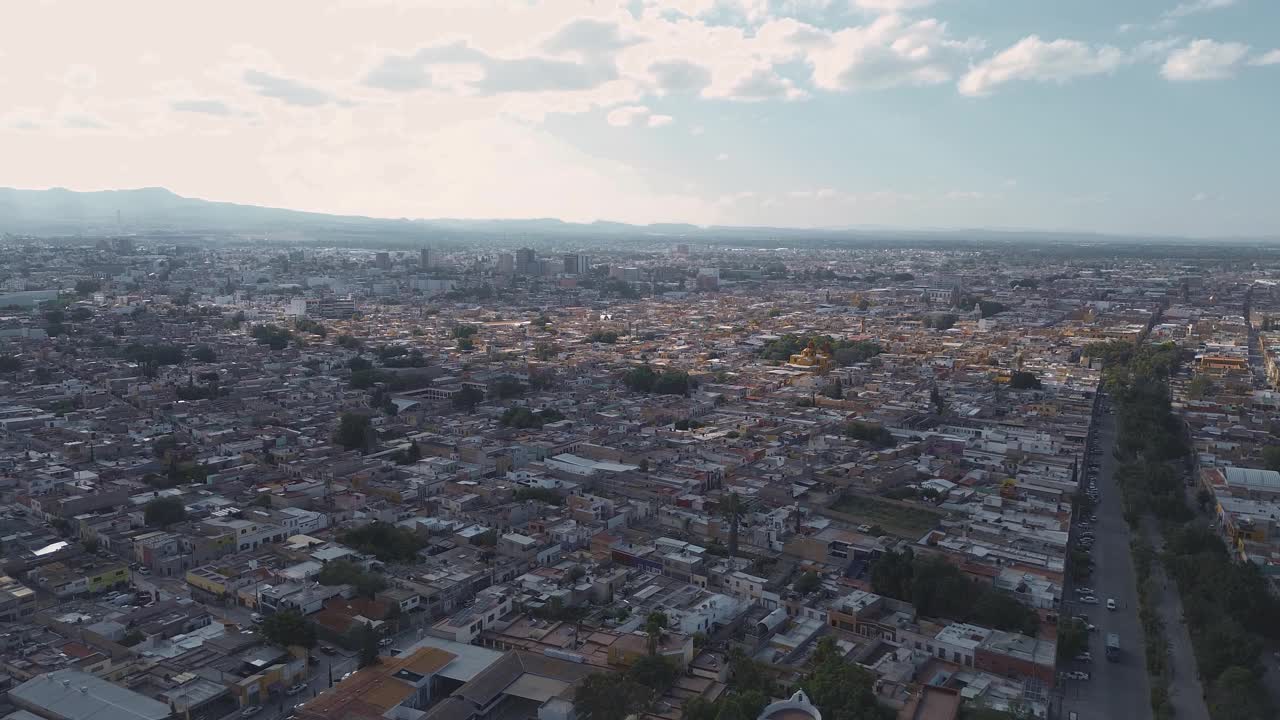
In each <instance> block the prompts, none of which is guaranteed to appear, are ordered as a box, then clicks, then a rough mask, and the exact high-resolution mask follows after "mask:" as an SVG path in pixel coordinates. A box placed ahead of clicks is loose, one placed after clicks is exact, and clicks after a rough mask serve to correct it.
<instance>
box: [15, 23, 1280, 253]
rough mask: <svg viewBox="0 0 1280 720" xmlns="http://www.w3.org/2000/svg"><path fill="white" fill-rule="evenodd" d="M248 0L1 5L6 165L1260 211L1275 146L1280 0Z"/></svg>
mask: <svg viewBox="0 0 1280 720" xmlns="http://www.w3.org/2000/svg"><path fill="white" fill-rule="evenodd" d="M244 8H245V10H246V12H238V11H237V9H236V7H235V3H232V4H231V5H230V6H218V11H217V12H201V11H196V12H192V11H191V10H190V9H184V10H181V11H179V10H177V9H174V8H168V7H163V6H161V7H153V8H148V14H147V15H146V16H139V17H135V18H132V19H130V18H128V14H127V13H123V14H122V13H121V12H120V11H119V9H118V6H116V7H112V8H101V7H97V6H95V5H93V4H88V3H81V2H48V3H42V4H39V5H32V6H29V7H24V8H22V9H21V10H11V11H10V12H9V13H8V15H9V16H10V17H11V18H12V20H13V22H10V23H7V24H8V26H9V27H11V28H24V31H23V32H22V33H21V34H14V35H13V36H12V37H9V38H6V39H5V41H4V42H2V43H0V57H3V58H4V59H5V60H6V61H7V62H6V64H7V66H8V69H6V70H3V71H0V89H2V90H3V91H4V92H5V93H6V95H7V97H8V98H9V100H10V102H8V103H7V105H8V109H7V110H6V111H4V112H3V113H0V152H3V153H4V155H5V156H6V157H7V158H8V159H9V160H10V162H9V163H7V164H6V167H5V170H4V172H0V185H6V186H14V187H21V188H47V187H68V188H72V189H76V190H99V189H112V188H131V187H145V186H163V187H166V188H169V189H170V190H172V191H173V192H175V193H178V194H180V195H184V196H189V197H200V198H206V199H210V200H219V201H229V202H238V203H245V204H254V205H263V206H273V207H283V208H290V209H299V210H309V211H317V212H325V213H333V214H359V215H369V216H375V217H411V218H441V217H465V218H534V217H557V218H561V219H564V220H566V221H575V222H582V221H587V222H589V221H592V220H597V219H601V220H614V221H621V222H631V223H639V224H645V223H654V222H688V223H694V224H699V225H712V224H716V225H769V226H778V227H801V228H803V227H866V226H883V227H894V228H988V229H1010V228H1017V229H1037V230H1070V231H1086V232H1103V233H1108V234H1122V235H1174V236H1186V237H1203V236H1274V235H1277V234H1280V209H1277V207H1276V206H1275V204H1274V203H1273V202H1271V199H1270V197H1269V195H1270V192H1269V189H1270V187H1271V185H1270V184H1269V183H1268V180H1269V179H1270V178H1269V177H1268V173H1267V170H1268V168H1267V163H1265V162H1258V161H1255V159H1262V158H1266V157H1268V156H1274V155H1275V151H1276V150H1277V149H1280V148H1278V147H1277V140H1276V139H1275V137H1274V134H1273V133H1271V132H1270V131H1269V128H1271V127H1274V126H1275V125H1276V123H1277V121H1278V120H1280V103H1277V101H1276V100H1275V98H1274V93H1271V94H1270V95H1271V96H1270V97H1269V96H1268V92H1267V88H1268V87H1272V86H1274V84H1275V83H1276V81H1277V80H1278V79H1280V39H1276V38H1275V37H1273V35H1274V34H1273V33H1271V34H1269V33H1268V32H1267V28H1268V27H1275V26H1276V25H1277V23H1280V8H1278V7H1276V6H1274V5H1269V4H1265V3H1261V2H1258V0H1188V1H1186V2H1182V3H1178V2H1177V1H1176V0H1169V1H1166V2H1161V1H1157V0H1141V1H1139V2H1132V3H1126V4H1125V6H1124V7H1123V8H1122V9H1117V8H1115V7H1114V3H1104V2H1101V1H1099V0H1085V1H1082V2H1077V3H1072V4H1071V5H1070V7H1062V8H1056V9H1055V12H1054V13H1053V14H1049V13H1047V12H1045V11H1044V10H1043V9H1037V8H1033V7H1025V6H1022V5H1020V4H1017V3H1004V2H995V1H994V0H989V1H988V0H984V1H982V2H972V3H959V2H955V1H948V0H938V1H937V2H931V1H930V0H849V1H848V2H844V3H841V2H824V1H823V0H813V1H812V2H751V1H748V0H743V1H741V2H731V1H727V0H722V1H698V0H688V1H685V2H670V3H660V4H655V3H644V2H638V3H625V4H624V7H620V8H614V7H606V6H605V4H601V5H596V4H589V3H541V4H538V5H536V6H535V5H529V6H520V7H511V6H506V5H505V4H504V5H501V6H499V7H495V6H487V7H486V6H477V5H476V4H474V3H432V2H413V1H411V0H396V1H393V0H386V1H376V2H333V3H323V4H315V3H306V4H302V3H273V4H272V5H271V6H270V7H267V8H262V7H257V6H254V8H253V13H252V14H250V13H248V12H247V11H248V9H249V6H248V5H247V4H246V5H245V6H244ZM228 10H230V12H228ZM69 11H71V12H75V13H76V16H77V18H78V21H77V22H76V23H74V24H68V23H66V20H65V19H66V17H67V13H68V12H69ZM495 12H501V13H502V15H501V17H502V18H503V20H502V22H494V18H495ZM250 17H251V18H253V20H252V22H248V21H246V19H245V18H250ZM124 19H129V20H130V21H129V22H120V21H121V20H124ZM301 19H305V23H302V22H300V20H301ZM104 27H111V28H112V31H111V32H110V33H104V32H101V28H104ZM302 28H305V32H304V31H303V30H302Z"/></svg>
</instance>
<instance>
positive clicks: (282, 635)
mask: <svg viewBox="0 0 1280 720" xmlns="http://www.w3.org/2000/svg"><path fill="white" fill-rule="evenodd" d="M258 631H259V632H261V633H262V636H263V637H264V638H266V639H267V642H270V643H272V644H275V645H279V646H281V647H288V646H290V645H301V646H302V647H304V648H307V649H311V648H313V647H315V646H316V626H315V624H314V623H312V622H311V621H310V620H308V619H306V618H305V617H303V616H302V614H301V613H299V612H298V611H296V610H285V611H283V612H278V613H273V614H271V615H268V616H267V617H266V618H264V619H263V621H262V624H261V625H260V626H259V628H258Z"/></svg>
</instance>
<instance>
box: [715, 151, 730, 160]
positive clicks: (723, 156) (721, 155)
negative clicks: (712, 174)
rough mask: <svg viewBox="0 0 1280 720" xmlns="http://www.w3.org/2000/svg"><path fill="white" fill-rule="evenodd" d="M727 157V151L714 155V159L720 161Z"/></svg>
mask: <svg viewBox="0 0 1280 720" xmlns="http://www.w3.org/2000/svg"><path fill="white" fill-rule="evenodd" d="M728 159H729V153H724V152H722V153H720V154H719V155H716V160H719V161H721V162H724V161H725V160H728Z"/></svg>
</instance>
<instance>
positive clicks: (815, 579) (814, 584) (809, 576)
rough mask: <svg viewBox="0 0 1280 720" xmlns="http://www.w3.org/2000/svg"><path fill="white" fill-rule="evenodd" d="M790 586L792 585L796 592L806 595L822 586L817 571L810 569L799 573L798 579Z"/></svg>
mask: <svg viewBox="0 0 1280 720" xmlns="http://www.w3.org/2000/svg"><path fill="white" fill-rule="evenodd" d="M792 587H794V588H795V590H796V592H798V593H800V594H801V595H808V594H809V593H811V592H813V591H814V590H817V589H818V588H820V587H822V578H821V577H819V576H818V573H816V572H813V571H812V570H810V571H809V572H806V573H805V574H803V575H801V576H800V579H798V580H796V581H795V583H794V584H793V585H792Z"/></svg>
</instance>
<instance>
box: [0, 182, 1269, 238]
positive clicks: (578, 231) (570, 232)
mask: <svg viewBox="0 0 1280 720" xmlns="http://www.w3.org/2000/svg"><path fill="white" fill-rule="evenodd" d="M124 233H129V234H161V235H171V236H187V237H194V238H199V237H208V238H215V237H218V236H242V237H255V238H266V239H268V240H271V239H273V236H274V239H284V240H286V241H288V240H294V241H297V240H308V241H314V242H320V243H333V244H346V245H353V246H374V245H382V246H388V247H395V246H406V247H409V246H415V245H422V244H424V243H442V242H443V243H451V242H452V243H462V242H475V241H482V240H484V239H498V240H516V241H524V240H554V239H556V238H559V237H564V238H566V239H571V238H584V237H601V236H605V237H613V238H627V237H629V238H634V239H636V240H648V241H651V242H652V241H662V242H675V241H677V240H688V241H700V242H712V243H744V244H751V245H763V246H769V245H771V244H777V245H779V246H783V245H788V246H797V245H798V246H817V245H822V244H849V243H852V244H865V243H867V242H872V241H874V242H912V243H919V242H944V243H946V242H955V241H966V240H967V241H979V242H981V241H987V242H997V243H999V242H1032V243H1036V242H1040V243H1043V242H1067V243H1079V244H1085V245H1091V244H1097V243H1109V242H1115V241H1121V242H1125V241H1127V242H1135V241H1136V242H1151V241H1154V240H1158V241H1172V242H1177V241H1179V240H1181V238H1168V237H1159V238H1155V237H1144V238H1134V237H1127V238H1121V237H1114V236H1108V235H1101V234H1093V233H1081V232H1045V231H1022V230H1017V231H1012V230H982V229H964V230H936V229H918V230H903V229H890V228H883V227H875V228H872V227H846V228H823V229H796V228H773V227H731V226H710V227H701V226H697V225H686V224H677V223H657V224H651V225H630V224H626V223H619V222H608V221H596V222H592V223H570V222H564V221H562V220H558V219H554V218H533V219H512V220H472V219H451V218H439V219H407V218H399V219H391V218H374V217H363V216H351V215H329V214H325V213H315V212H304V211H299V210H286V209H282V208H271V207H259V206H256V205H240V204H237V203H228V202H214V201H209V200H201V199H197V198H188V197H182V196H180V195H177V194H175V193H173V192H171V191H169V190H167V189H164V188H139V189H133V190H103V191H93V192H78V191H73V190H67V189H64V188H52V189H49V190H20V189H14V188H0V234H7V235H10V236H14V235H17V236H41V237H84V236H89V237H94V236H102V235H112V234H124ZM1273 240H1274V239H1273ZM1246 241H1247V242H1249V243H1251V244H1252V243H1257V242H1259V241H1260V240H1259V239H1257V238H1250V239H1247V240H1246ZM1263 241H1265V240H1263Z"/></svg>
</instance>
